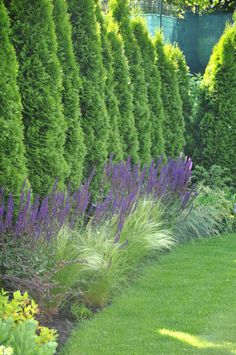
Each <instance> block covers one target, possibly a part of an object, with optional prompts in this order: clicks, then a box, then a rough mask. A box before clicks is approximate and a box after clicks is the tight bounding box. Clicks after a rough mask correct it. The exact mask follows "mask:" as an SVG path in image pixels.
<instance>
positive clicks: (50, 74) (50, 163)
mask: <svg viewBox="0 0 236 355" xmlns="http://www.w3.org/2000/svg"><path fill="white" fill-rule="evenodd" d="M9 11H10V17H11V24H12V29H13V40H14V45H15V48H16V54H17V58H18V62H19V76H18V78H19V80H18V81H19V87H20V93H21V97H22V104H23V120H24V126H25V145H26V156H27V163H28V169H29V178H30V182H31V184H32V187H33V190H34V191H35V192H37V193H40V194H45V193H46V192H48V191H49V190H50V188H51V187H52V185H53V183H54V181H55V179H56V178H58V180H59V182H60V183H61V186H63V182H64V179H65V178H66V177H67V175H68V166H67V164H66V161H65V159H64V143H65V130H66V123H65V119H64V116H63V113H62V105H61V89H62V76H61V68H60V63H59V60H58V58H57V41H56V35H55V27H54V22H53V17H52V3H51V1H50V0H42V1H39V2H38V1H37V2H35V1H30V2H29V1H28V0H22V1H20V2H19V1H13V2H11V5H10V6H9Z"/></svg>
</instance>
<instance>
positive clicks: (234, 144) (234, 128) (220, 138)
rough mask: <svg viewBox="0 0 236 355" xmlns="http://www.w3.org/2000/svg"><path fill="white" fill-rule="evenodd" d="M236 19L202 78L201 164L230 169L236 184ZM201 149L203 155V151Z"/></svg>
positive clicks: (226, 31)
mask: <svg viewBox="0 0 236 355" xmlns="http://www.w3.org/2000/svg"><path fill="white" fill-rule="evenodd" d="M235 51H236V22H235V23H234V24H233V25H227V27H226V29H225V31H224V34H223V35H222V37H221V38H220V40H219V42H218V44H217V45H216V46H215V48H214V50H213V53H212V56H211V58H210V61H209V64H208V66H207V69H206V72H205V74H204V77H203V88H202V98H201V104H200V112H199V117H198V119H199V126H198V128H200V137H199V138H200V141H199V142H198V143H199V144H201V146H200V147H199V149H198V152H199V156H200V159H201V161H198V162H199V163H200V164H202V165H204V166H205V167H206V168H209V167H210V166H211V165H213V164H214V165H220V166H222V167H223V168H228V169H229V170H230V172H231V177H232V178H233V180H234V181H233V182H234V184H235V185H236V159H235V152H236V58H235ZM201 152H202V154H201Z"/></svg>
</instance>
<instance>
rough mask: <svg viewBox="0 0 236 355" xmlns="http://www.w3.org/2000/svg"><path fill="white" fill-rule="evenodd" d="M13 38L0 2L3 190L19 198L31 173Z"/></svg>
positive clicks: (0, 178) (0, 183)
mask: <svg viewBox="0 0 236 355" xmlns="http://www.w3.org/2000/svg"><path fill="white" fill-rule="evenodd" d="M9 36H10V29H9V18H8V14H7V11H6V8H5V7H4V5H3V1H2V0H0V43H1V46H0V132H1V134H0V188H2V187H3V188H4V190H5V191H6V192H7V193H10V192H12V193H13V194H14V195H16V196H18V194H19V192H20V189H21V187H22V184H23V181H24V179H25V178H26V177H27V170H26V165H25V156H24V153H25V149H24V144H23V137H24V133H23V124H22V115H21V109H22V107H21V100H20V94H19V89H18V86H17V61H16V55H15V51H14V48H13V46H12V44H11V42H10V39H9Z"/></svg>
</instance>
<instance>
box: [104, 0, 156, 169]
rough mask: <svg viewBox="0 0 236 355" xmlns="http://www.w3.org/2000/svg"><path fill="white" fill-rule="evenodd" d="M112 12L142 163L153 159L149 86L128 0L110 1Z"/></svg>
mask: <svg viewBox="0 0 236 355" xmlns="http://www.w3.org/2000/svg"><path fill="white" fill-rule="evenodd" d="M110 11H111V16H112V17H113V19H114V21H116V23H117V24H118V26H119V30H120V32H121V35H122V37H123V40H124V48H125V55H126V57H127V59H128V63H129V69H130V78H131V83H132V90H133V104H134V118H135V125H136V128H137V132H138V141H139V157H140V160H141V162H142V163H143V164H144V163H148V162H149V161H150V159H151V124H150V111H149V105H148V93H147V85H146V82H145V74H144V69H143V62H142V56H141V52H140V49H139V47H138V44H137V41H136V39H135V37H134V35H133V33H132V27H131V20H130V11H129V4H128V0H110Z"/></svg>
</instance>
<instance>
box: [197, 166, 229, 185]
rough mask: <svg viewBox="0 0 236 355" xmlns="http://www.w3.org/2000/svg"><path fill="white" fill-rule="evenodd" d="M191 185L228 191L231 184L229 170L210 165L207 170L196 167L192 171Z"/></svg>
mask: <svg viewBox="0 0 236 355" xmlns="http://www.w3.org/2000/svg"><path fill="white" fill-rule="evenodd" d="M192 183H197V184H200V185H204V186H209V187H210V188H211V189H229V188H230V186H231V184H232V178H231V177H230V170H229V169H227V168H224V167H223V168H222V167H221V166H219V165H212V166H211V167H210V169H209V170H207V169H205V168H204V167H203V166H200V165H197V166H196V167H195V169H194V170H193V174H192Z"/></svg>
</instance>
